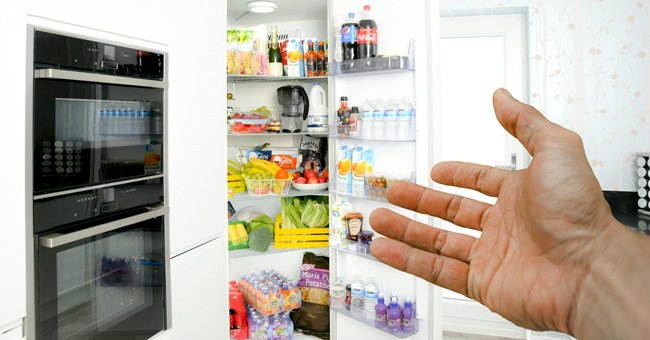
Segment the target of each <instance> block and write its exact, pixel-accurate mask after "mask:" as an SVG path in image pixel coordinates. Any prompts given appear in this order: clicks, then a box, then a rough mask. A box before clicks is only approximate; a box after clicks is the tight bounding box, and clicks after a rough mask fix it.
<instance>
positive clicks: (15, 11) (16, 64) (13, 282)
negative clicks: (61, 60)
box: [0, 0, 27, 340]
mask: <svg viewBox="0 0 650 340" xmlns="http://www.w3.org/2000/svg"><path fill="white" fill-rule="evenodd" d="M24 17H25V5H24V3H23V1H20V0H9V1H2V3H1V4H0V41H2V45H3V48H2V49H3V51H11V52H10V53H0V65H5V66H7V67H4V70H3V71H2V81H1V82H0V98H1V99H0V100H1V101H2V111H3V113H4V114H3V115H2V116H3V122H2V124H0V154H2V155H3V157H6V158H4V159H5V162H6V163H5V164H6V165H9V164H11V165H10V166H3V167H2V169H1V170H0V187H1V188H2V192H3V194H2V195H0V207H2V208H0V211H1V216H2V222H1V224H2V235H1V236H0V268H2V279H0V301H1V302H0V328H1V327H4V326H5V325H7V326H8V325H9V324H13V323H15V322H16V320H21V319H22V318H23V317H25V315H26V305H27V304H26V294H27V291H26V288H25V287H26V278H27V276H26V275H27V274H26V259H25V256H26V244H27V238H26V233H25V228H26V226H25V224H26V223H25V214H26V212H25V206H26V196H25V183H26V182H25V181H26V172H27V170H26V168H25V164H26V163H27V158H26V157H27V154H26V152H27V151H26V150H25V129H26V123H27V122H26V119H25V116H24V112H25V68H24V65H25V55H26V52H25V51H26V48H25V44H26V40H25V37H26V35H25V32H26V30H25V20H24ZM8 65H11V66H8ZM0 332H1V331H0ZM21 333H22V331H21ZM11 334H14V332H13V331H12V332H11ZM5 336H6V337H7V338H8V339H10V335H6V334H5V335H3V336H2V339H3V340H4V339H5V338H4V337H5Z"/></svg>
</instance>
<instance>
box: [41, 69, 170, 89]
mask: <svg viewBox="0 0 650 340" xmlns="http://www.w3.org/2000/svg"><path fill="white" fill-rule="evenodd" d="M34 78H39V79H63V80H74V81H83V82H88V83H101V84H115V85H127V86H140V87H153V88H157V89H164V88H166V87H167V83H166V82H164V81H159V80H149V79H139V78H129V77H120V76H109V75H105V74H96V73H86V72H75V71H68V70H59V69H54V68H46V69H40V70H34Z"/></svg>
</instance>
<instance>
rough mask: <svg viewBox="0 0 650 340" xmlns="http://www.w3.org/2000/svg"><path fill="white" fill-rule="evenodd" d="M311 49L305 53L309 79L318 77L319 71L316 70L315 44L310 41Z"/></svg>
mask: <svg viewBox="0 0 650 340" xmlns="http://www.w3.org/2000/svg"><path fill="white" fill-rule="evenodd" d="M308 46H309V49H308V50H307V53H305V69H306V70H307V77H314V76H317V75H318V70H317V69H316V63H317V61H316V52H314V42H313V41H310V42H309V43H308Z"/></svg>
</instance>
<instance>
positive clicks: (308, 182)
mask: <svg viewBox="0 0 650 340" xmlns="http://www.w3.org/2000/svg"><path fill="white" fill-rule="evenodd" d="M307 184H318V178H316V177H312V178H310V179H309V180H307Z"/></svg>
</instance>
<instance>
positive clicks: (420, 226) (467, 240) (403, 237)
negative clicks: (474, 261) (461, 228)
mask: <svg viewBox="0 0 650 340" xmlns="http://www.w3.org/2000/svg"><path fill="white" fill-rule="evenodd" d="M369 221H370V225H371V226H372V229H373V230H375V231H376V232H378V233H380V234H382V235H384V236H386V237H388V238H392V239H394V240H397V241H400V242H403V243H406V244H408V245H410V246H412V247H414V248H417V249H420V250H424V251H426V252H430V253H434V254H440V255H443V256H447V257H451V258H454V259H457V260H460V261H463V262H468V263H469V261H470V253H471V250H472V246H473V245H474V242H475V241H476V238H474V237H472V236H469V235H464V234H458V233H454V232H450V231H447V230H442V229H438V228H435V227H432V226H429V225H426V224H424V223H420V222H418V221H414V220H412V219H410V218H408V217H406V216H403V215H400V214H398V213H396V212H393V211H391V210H388V209H384V208H379V209H375V211H373V213H372V215H370V219H369Z"/></svg>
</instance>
